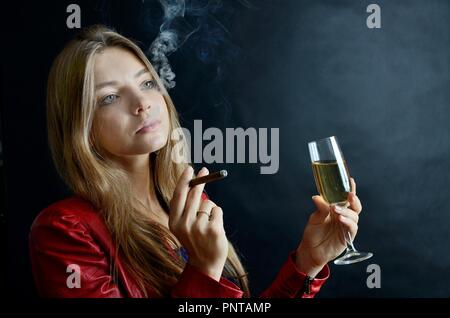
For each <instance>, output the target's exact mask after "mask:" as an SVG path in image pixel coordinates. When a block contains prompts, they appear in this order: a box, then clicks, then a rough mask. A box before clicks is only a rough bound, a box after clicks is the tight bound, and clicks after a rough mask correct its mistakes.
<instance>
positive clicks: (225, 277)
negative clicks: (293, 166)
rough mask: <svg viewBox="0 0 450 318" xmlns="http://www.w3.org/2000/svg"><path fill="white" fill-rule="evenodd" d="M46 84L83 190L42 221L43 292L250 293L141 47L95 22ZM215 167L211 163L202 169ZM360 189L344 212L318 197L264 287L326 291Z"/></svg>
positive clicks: (55, 144) (34, 255)
mask: <svg viewBox="0 0 450 318" xmlns="http://www.w3.org/2000/svg"><path fill="white" fill-rule="evenodd" d="M47 94H48V97H47V119H48V134H49V144H50V148H51V150H52V155H53V159H54V162H55V165H56V167H57V169H58V171H59V173H60V175H61V176H62V178H63V179H64V180H65V182H66V183H67V184H68V186H69V187H70V188H71V189H72V191H73V193H74V195H73V196H72V197H70V198H68V199H65V200H62V201H59V202H56V203H54V204H52V205H50V206H49V207H47V208H46V209H44V210H43V211H42V212H41V213H40V214H39V215H38V217H37V218H36V220H35V221H34V223H33V225H32V228H31V233H30V257H31V262H32V266H33V273H34V278H35V282H36V286H37V289H38V291H39V293H40V295H42V296H49V297H164V296H172V297H242V296H249V295H250V293H249V289H248V280H247V277H246V273H245V270H244V268H243V266H242V264H241V261H240V260H239V257H238V255H237V254H236V252H235V250H234V249H233V246H232V245H231V244H230V243H229V242H228V240H227V237H226V234H225V231H224V226H223V219H222V213H223V212H222V209H221V208H220V207H219V206H217V205H216V204H215V203H214V202H213V201H211V200H209V199H208V198H207V196H206V195H205V194H204V192H203V188H204V185H197V186H194V187H192V188H190V187H189V186H188V183H189V181H190V180H191V179H192V178H193V177H194V171H193V169H192V167H190V166H189V165H188V164H179V163H175V160H172V152H173V149H174V141H173V140H171V139H170V138H169V135H170V134H171V132H172V131H173V130H174V129H177V128H179V127H180V125H179V121H178V115H177V112H176V110H175V107H174V105H173V103H172V101H171V99H170V97H169V95H168V94H167V91H166V90H165V88H164V86H163V85H162V82H161V80H160V79H159V77H158V75H157V74H156V72H155V71H154V69H153V67H152V65H151V64H150V62H149V61H148V59H147V58H146V56H145V55H144V54H143V52H142V51H141V50H140V49H139V47H137V46H136V45H135V44H134V43H132V42H131V41H130V40H128V39H126V38H125V37H123V36H121V35H119V34H117V33H115V32H113V31H112V30H109V29H107V28H106V27H103V26H93V27H90V28H87V29H85V30H84V31H83V32H82V33H80V34H79V35H78V36H77V37H76V38H75V39H73V40H72V41H71V42H70V43H69V44H68V45H67V46H66V47H65V48H64V49H63V50H62V52H61V53H60V54H59V55H58V57H57V58H56V60H55V61H54V63H53V66H52V68H51V71H50V75H49V81H48V92H47ZM176 142H177V143H179V141H176ZM184 147H187V145H186V144H185V145H184ZM186 149H187V148H186ZM183 153H187V152H186V151H185V152H183ZM177 162H179V161H177ZM184 162H187V161H184ZM207 174H208V170H207V169H206V168H203V169H201V170H200V172H199V173H198V174H197V176H203V175H207ZM355 188H356V185H355V183H354V181H353V180H352V189H353V192H352V193H350V194H349V202H350V207H349V208H348V209H345V208H344V209H342V210H340V211H338V210H330V207H329V206H328V205H327V204H326V203H325V201H323V199H322V198H321V197H320V196H315V197H313V201H314V203H315V205H316V206H317V210H316V211H315V212H314V213H313V214H312V215H311V217H310V219H309V222H308V224H307V226H306V228H305V231H304V234H303V238H302V240H301V242H300V244H299V246H298V247H297V249H296V250H295V251H293V252H292V253H290V255H289V256H288V258H287V261H286V262H285V264H283V266H282V267H281V269H280V271H279V274H278V275H277V277H276V278H275V280H274V281H273V283H272V284H271V285H270V286H269V287H268V288H267V289H266V290H265V291H264V292H263V293H262V295H261V296H262V297H313V296H314V295H315V294H316V293H317V292H318V290H319V289H320V287H321V285H322V284H323V283H324V282H325V280H326V279H327V278H328V276H329V268H328V265H327V263H328V262H329V261H330V260H332V259H334V258H335V257H337V256H338V255H339V254H340V253H341V252H342V251H343V250H344V249H345V246H346V244H345V239H343V238H342V235H341V233H342V230H343V228H344V230H348V231H350V233H351V235H352V236H353V237H354V236H355V235H356V232H357V223H358V213H359V212H360V211H361V204H360V201H359V199H358V197H357V196H356V193H355Z"/></svg>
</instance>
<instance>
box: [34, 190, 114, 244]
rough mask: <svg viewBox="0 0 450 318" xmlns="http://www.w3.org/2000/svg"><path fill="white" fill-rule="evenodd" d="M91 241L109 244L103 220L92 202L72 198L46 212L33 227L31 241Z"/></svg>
mask: <svg viewBox="0 0 450 318" xmlns="http://www.w3.org/2000/svg"><path fill="white" fill-rule="evenodd" d="M77 238H78V239H80V238H83V240H84V239H86V238H90V239H91V240H92V239H93V240H95V241H97V242H98V243H104V244H106V245H110V235H109V231H108V230H107V228H106V225H105V223H104V222H103V218H102V217H101V216H100V214H99V211H98V209H96V208H95V207H94V206H93V205H92V204H91V203H90V202H89V201H87V200H84V199H82V198H81V197H79V196H72V197H69V198H66V199H64V200H61V201H57V202H55V203H53V204H51V205H49V206H47V207H46V208H45V209H43V210H42V211H41V212H40V213H39V214H38V216H37V217H36V218H35V219H34V222H33V224H32V225H31V229H30V235H29V239H30V240H31V241H33V242H34V244H45V245H46V246H47V245H48V244H53V243H52V242H49V241H52V239H58V240H63V241H67V240H70V241H74V240H76V239H77Z"/></svg>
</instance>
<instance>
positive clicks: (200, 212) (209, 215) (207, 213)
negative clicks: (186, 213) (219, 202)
mask: <svg viewBox="0 0 450 318" xmlns="http://www.w3.org/2000/svg"><path fill="white" fill-rule="evenodd" d="M202 213H205V214H206V215H207V216H208V218H210V217H211V213H209V212H206V211H198V212H197V216H198V215H199V214H202Z"/></svg>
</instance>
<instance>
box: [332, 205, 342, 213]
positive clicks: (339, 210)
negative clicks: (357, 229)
mask: <svg viewBox="0 0 450 318" xmlns="http://www.w3.org/2000/svg"><path fill="white" fill-rule="evenodd" d="M334 211H336V212H338V213H339V212H342V211H344V209H343V208H342V207H340V206H339V205H335V206H334Z"/></svg>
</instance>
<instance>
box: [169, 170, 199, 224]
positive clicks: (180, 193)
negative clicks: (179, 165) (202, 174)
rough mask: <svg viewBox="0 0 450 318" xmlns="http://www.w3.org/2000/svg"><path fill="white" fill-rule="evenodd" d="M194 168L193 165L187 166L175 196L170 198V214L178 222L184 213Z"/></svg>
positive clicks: (178, 183) (179, 180)
mask: <svg viewBox="0 0 450 318" xmlns="http://www.w3.org/2000/svg"><path fill="white" fill-rule="evenodd" d="M193 173H194V169H192V167H191V166H188V167H186V169H184V171H183V173H182V174H181V176H180V178H179V179H178V182H177V186H176V187H175V190H174V192H173V197H172V199H171V200H170V211H171V212H170V215H169V217H170V218H171V219H172V221H175V222H177V221H178V220H179V219H180V217H181V216H182V214H183V210H184V207H185V203H186V198H187V195H188V192H189V181H190V180H191V179H192V175H193Z"/></svg>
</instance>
